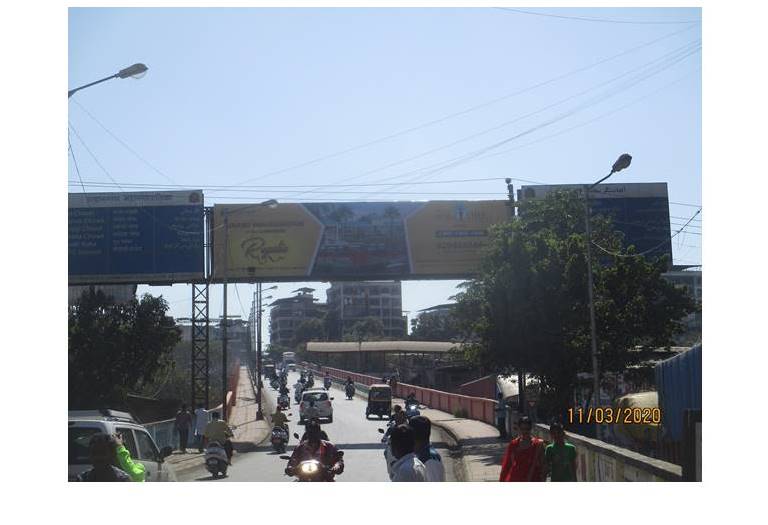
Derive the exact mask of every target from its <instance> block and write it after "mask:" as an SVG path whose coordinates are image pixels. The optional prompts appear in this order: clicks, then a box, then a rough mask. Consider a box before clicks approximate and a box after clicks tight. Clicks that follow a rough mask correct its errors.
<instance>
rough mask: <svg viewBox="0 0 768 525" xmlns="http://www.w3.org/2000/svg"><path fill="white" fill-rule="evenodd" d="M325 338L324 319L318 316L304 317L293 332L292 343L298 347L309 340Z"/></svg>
mask: <svg viewBox="0 0 768 525" xmlns="http://www.w3.org/2000/svg"><path fill="white" fill-rule="evenodd" d="M323 339H325V326H324V325H323V321H322V320H320V319H316V318H314V317H313V318H310V319H304V320H303V321H302V322H301V323H299V326H297V327H296V330H294V332H293V340H292V341H291V345H292V346H293V347H294V348H297V347H298V346H300V345H303V344H304V343H306V342H308V341H322V340H323Z"/></svg>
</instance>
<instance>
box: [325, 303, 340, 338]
mask: <svg viewBox="0 0 768 525" xmlns="http://www.w3.org/2000/svg"><path fill="white" fill-rule="evenodd" d="M323 328H324V330H325V339H326V340H327V341H340V340H341V336H342V334H341V317H340V316H339V311H338V310H336V309H335V308H332V309H329V310H327V311H326V312H325V315H323Z"/></svg>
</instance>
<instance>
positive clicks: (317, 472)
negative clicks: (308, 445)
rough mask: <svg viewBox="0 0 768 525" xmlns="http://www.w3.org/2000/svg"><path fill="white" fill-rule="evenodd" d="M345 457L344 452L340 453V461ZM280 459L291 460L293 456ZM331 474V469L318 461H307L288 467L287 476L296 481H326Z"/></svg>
mask: <svg viewBox="0 0 768 525" xmlns="http://www.w3.org/2000/svg"><path fill="white" fill-rule="evenodd" d="M343 456H344V452H342V451H339V459H341V458H342V457H343ZM280 459H286V460H290V459H291V456H280ZM330 472H331V467H327V466H325V465H323V464H322V463H321V462H320V461H318V460H317V459H314V458H312V459H307V460H304V461H301V462H299V464H298V465H294V466H292V467H288V468H287V469H286V476H295V477H296V481H326V478H327V476H328V475H329V474H330Z"/></svg>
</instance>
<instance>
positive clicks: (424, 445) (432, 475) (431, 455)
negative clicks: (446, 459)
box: [408, 416, 445, 481]
mask: <svg viewBox="0 0 768 525" xmlns="http://www.w3.org/2000/svg"><path fill="white" fill-rule="evenodd" d="M408 426H410V427H411V428H412V429H413V447H414V452H415V453H416V457H418V458H419V461H421V462H422V463H424V467H425V468H426V469H427V481H445V466H444V465H443V458H442V457H441V456H440V453H439V452H438V451H437V450H436V449H435V447H433V446H432V444H431V443H430V442H429V436H430V434H431V433H432V422H431V421H430V420H429V418H427V417H425V416H415V417H412V418H411V420H410V421H409V422H408Z"/></svg>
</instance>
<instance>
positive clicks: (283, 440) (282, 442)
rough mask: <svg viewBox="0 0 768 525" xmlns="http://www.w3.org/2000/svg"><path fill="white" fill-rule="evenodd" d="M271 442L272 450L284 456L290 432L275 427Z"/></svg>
mask: <svg viewBox="0 0 768 525" xmlns="http://www.w3.org/2000/svg"><path fill="white" fill-rule="evenodd" d="M270 441H271V442H272V448H273V449H275V452H277V453H278V454H283V453H284V452H285V447H286V445H287V444H288V431H287V430H285V429H284V428H283V427H279V426H275V427H273V428H272V436H271V438H270Z"/></svg>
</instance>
